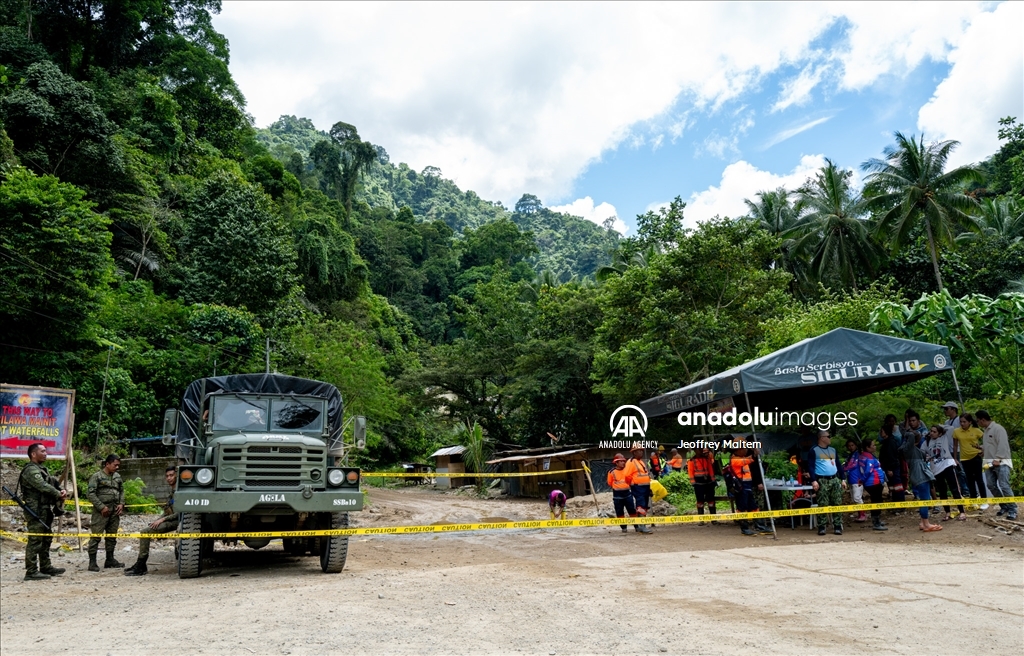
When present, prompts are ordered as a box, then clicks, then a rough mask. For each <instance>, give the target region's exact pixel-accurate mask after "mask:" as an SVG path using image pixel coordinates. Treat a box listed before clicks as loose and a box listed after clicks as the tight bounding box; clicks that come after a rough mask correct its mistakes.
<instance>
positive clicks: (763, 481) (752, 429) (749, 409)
mask: <svg viewBox="0 0 1024 656" xmlns="http://www.w3.org/2000/svg"><path fill="white" fill-rule="evenodd" d="M743 398H744V399H745V400H746V402H747V412H748V413H750V439H751V440H753V439H754V436H755V435H756V434H757V422H756V421H755V420H756V419H757V418H756V417H755V416H754V408H752V407H751V406H750V395H749V394H747V393H746V392H744V393H743ZM758 451H760V449H758ZM757 468H758V470H759V471H760V472H761V485H762V486H764V504H765V505H766V506H768V512H771V511H772V500H771V499H769V498H768V481H767V480H766V479H765V477H764V467H762V466H761V454H760V453H758V454H757ZM768 519H770V520H771V522H772V539H773V540H778V539H779V533H778V531H776V530H775V518H774V517H769V518H768Z"/></svg>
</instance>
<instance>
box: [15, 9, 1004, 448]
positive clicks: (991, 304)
mask: <svg viewBox="0 0 1024 656" xmlns="http://www.w3.org/2000/svg"><path fill="white" fill-rule="evenodd" d="M219 8H220V3H219V2H218V1H214V0H146V1H141V0H129V1H120V2H109V1H101V0H94V1H93V2H90V3H62V2H48V1H42V2H32V3H25V2H21V1H13V0H5V1H4V2H2V3H0V25H2V27H0V178H2V184H0V354H2V357H0V380H2V381H4V382H9V383H19V384H26V385H43V386H50V387H61V388H74V389H76V390H77V403H76V412H77V426H76V427H77V431H76V435H75V444H76V446H77V447H78V448H80V449H82V450H84V451H89V452H92V453H98V454H102V453H105V452H108V451H110V450H114V449H124V448H125V445H124V442H123V440H126V439H128V438H132V437H139V436H147V435H153V434H156V433H157V432H159V424H160V419H161V415H162V411H163V409H164V408H168V407H173V406H176V405H177V403H178V401H179V399H180V395H181V393H182V391H183V389H184V388H185V386H186V385H187V384H188V383H189V382H190V381H191V380H193V379H196V378H200V377H203V376H209V375H212V374H214V373H217V374H229V373H242V372H254V371H263V369H264V366H265V357H266V356H267V354H268V350H267V344H269V360H270V367H271V368H272V369H273V370H275V371H279V372H281V373H286V374H291V375H296V376H303V377H308V378H315V379H320V380H324V381H327V382H330V383H333V384H334V385H336V386H337V387H338V388H339V389H340V390H341V392H342V394H343V396H344V399H345V402H346V406H347V408H346V409H347V411H348V412H350V413H358V414H362V415H365V416H367V418H368V420H369V444H368V450H367V451H366V452H365V454H363V456H362V457H363V461H364V464H367V465H369V464H370V463H373V465H374V466H375V467H383V466H388V465H391V464H394V463H397V462H401V461H410V460H417V459H422V458H423V457H424V456H425V455H426V454H429V453H430V452H431V451H432V450H433V449H435V448H436V447H438V446H439V445H445V444H453V443H458V442H460V441H461V440H464V439H473V438H472V435H473V434H476V433H478V431H476V430H473V429H467V425H469V426H472V425H473V424H475V425H476V426H478V427H480V428H481V429H482V431H479V434H482V435H484V436H485V439H486V440H487V442H488V445H489V448H498V447H500V446H502V445H521V446H539V445H543V444H548V443H549V437H548V433H552V434H554V435H556V436H558V437H559V439H560V443H561V444H579V443H594V442H596V441H598V440H600V439H606V438H607V435H608V429H607V425H608V424H607V422H608V416H609V413H610V410H611V409H613V408H615V407H616V406H618V405H620V404H623V403H635V402H637V401H640V400H642V399H645V398H648V397H650V396H653V395H655V394H658V393H661V392H664V391H668V390H671V389H675V388H677V387H680V386H683V385H685V384H688V383H690V382H693V381H696V380H698V379H700V378H702V377H704V376H707V375H709V374H713V373H716V372H719V371H722V370H724V369H726V368H729V367H731V366H734V365H737V364H739V363H742V362H744V361H746V360H748V359H751V358H753V357H756V356H758V355H759V354H765V353H768V352H771V351H773V350H775V349H778V348H781V347H784V346H787V345H789V344H792V343H794V342H796V341H799V340H801V339H804V338H807V337H811V336H815V335H819V334H822V333H824V332H827V331H829V330H831V329H833V328H837V327H849V328H856V329H859V330H870V331H874V332H879V333H885V334H892V335H897V336H902V337H909V338H913V339H921V340H925V341H931V342H937V343H942V344H944V345H946V346H948V347H949V349H950V351H951V353H952V355H953V358H954V361H955V362H956V365H957V372H958V375H959V381H960V385H961V387H962V389H963V394H964V397H965V398H966V399H968V408H969V409H974V408H976V407H980V405H976V404H979V403H980V404H985V407H988V408H990V411H991V412H992V414H993V416H994V417H995V418H996V419H997V421H1000V422H1001V423H1003V424H1004V425H1005V426H1006V427H1007V429H1008V430H1010V433H1011V435H1012V436H1013V438H1014V440H1015V445H1016V447H1015V448H1016V449H1017V450H1018V451H1019V450H1020V449H1021V440H1022V434H1024V403H1022V401H1021V392H1022V390H1024V367H1022V363H1021V358H1022V351H1024V239H1022V238H1024V126H1022V125H1020V124H1019V123H1018V121H1017V117H1007V118H1005V119H1003V120H1002V121H1000V123H999V124H998V125H993V126H992V130H993V131H994V132H995V131H998V134H999V138H1000V144H1001V148H1000V149H999V150H998V152H996V153H993V154H992V155H991V157H990V158H988V159H987V160H985V161H983V162H981V163H979V164H977V165H975V166H966V167H959V168H953V167H951V166H948V165H947V160H948V156H949V154H950V152H952V150H953V149H955V148H956V146H957V144H956V143H955V142H931V141H926V140H925V139H924V137H922V136H918V135H909V134H901V133H894V134H893V136H892V145H891V146H890V147H889V148H888V149H887V150H886V151H885V152H880V153H878V154H877V158H875V159H871V160H869V161H867V162H864V163H863V165H862V169H863V176H864V177H863V179H864V185H863V187H862V188H859V187H857V186H856V185H854V176H853V171H851V170H848V169H843V168H842V167H840V166H838V165H836V164H833V163H832V162H827V163H826V165H825V166H824V167H823V168H822V169H821V170H820V171H818V172H817V173H816V174H815V175H814V176H812V177H811V178H809V179H808V180H807V181H806V182H805V183H804V184H803V185H802V186H801V187H799V188H797V189H768V190H764V191H762V192H761V193H759V194H757V195H756V196H754V197H753V198H750V199H747V205H748V207H749V212H748V213H747V215H745V216H735V217H719V218H717V219H716V220H712V221H709V222H707V223H702V224H699V225H690V224H688V223H687V222H686V220H685V212H686V206H685V203H684V202H683V201H682V198H683V197H686V195H687V194H689V193H690V191H692V190H690V189H687V188H680V189H678V191H677V193H678V194H679V196H678V197H677V198H676V200H675V201H674V202H672V203H671V204H670V205H668V206H666V207H663V208H662V209H660V210H657V211H650V212H647V213H645V214H643V215H641V216H638V217H636V225H637V229H636V230H635V231H634V232H633V233H632V234H630V236H628V237H624V236H621V235H619V233H617V232H615V231H614V230H613V229H612V227H611V226H612V224H611V222H607V221H606V222H605V224H604V225H596V224H594V223H592V222H590V221H587V220H584V219H582V218H580V217H574V216H569V215H566V214H563V213H558V212H555V211H552V210H550V209H547V208H546V207H545V206H544V204H543V202H542V200H541V199H539V198H537V197H536V196H534V195H532V194H530V193H529V191H530V190H528V189H524V190H522V191H523V194H522V197H521V198H520V200H519V201H518V202H516V203H515V205H514V206H513V207H505V206H504V205H503V204H502V203H500V202H493V201H489V200H486V199H484V198H481V197H480V196H478V195H477V194H476V193H475V192H473V191H471V190H462V189H460V188H459V187H458V186H457V185H456V184H454V183H453V182H452V181H451V180H449V179H446V178H445V177H444V174H443V172H442V171H441V170H439V169H438V168H436V167H433V166H427V167H426V168H424V169H423V170H422V171H417V170H414V169H413V168H411V167H410V166H409V165H408V164H406V163H401V162H399V163H395V162H393V161H392V160H391V158H390V156H389V155H388V152H387V150H386V146H387V144H380V145H378V144H374V143H370V142H368V141H365V140H364V139H362V137H361V136H360V134H359V130H358V126H355V125H351V124H349V123H346V122H345V120H344V119H345V117H344V116H339V117H337V118H338V121H337V122H336V123H334V124H333V125H332V126H331V127H330V129H328V130H326V131H322V130H319V129H317V128H316V127H315V126H314V125H313V123H312V122H311V121H310V120H308V119H305V118H300V117H296V116H282V117H281V118H280V119H279V120H278V121H276V122H275V123H273V124H272V125H270V126H269V127H267V128H264V129H259V128H257V127H256V126H255V125H254V124H253V120H252V118H251V117H250V116H248V115H247V114H246V109H245V99H244V97H243V96H242V93H241V92H240V90H239V88H238V86H237V85H236V83H235V81H234V80H233V79H232V77H231V74H230V72H229V68H228V61H229V48H228V42H227V40H226V39H225V37H224V36H223V35H221V34H219V33H217V32H216V31H215V30H214V28H213V25H212V22H211V16H212V15H213V14H215V13H216V12H217V11H218V10H219ZM351 91H352V93H359V90H358V89H352V90H351ZM101 396H102V397H103V412H102V417H101V416H100V402H101ZM952 398H955V392H954V390H953V381H952V379H949V380H947V377H946V376H940V377H934V378H930V379H927V380H924V381H921V382H919V383H915V384H913V385H910V386H906V387H903V388H900V389H897V390H895V391H894V392H892V393H890V394H876V395H873V396H871V397H867V398H865V399H862V400H859V401H856V402H851V403H849V404H845V405H846V406H847V408H846V409H847V410H849V409H860V410H861V417H862V421H863V423H862V428H864V427H867V428H871V427H872V426H877V424H878V423H879V422H880V421H881V418H882V416H884V414H885V413H887V412H893V413H897V414H902V412H903V410H905V409H906V407H907V405H908V404H913V405H914V406H915V407H920V408H923V409H925V410H927V411H928V412H929V413H934V414H935V417H934V418H938V412H937V411H938V407H937V406H938V404H939V403H940V402H941V401H945V400H949V399H952ZM922 416H924V415H922ZM467 436H469V437H467ZM662 437H663V438H664V439H666V440H672V439H678V437H672V434H671V431H669V430H667V429H666V430H665V432H664V434H663V435H662ZM163 448H165V447H153V448H152V449H151V451H152V453H151V455H159V454H162V453H163V451H160V449H163Z"/></svg>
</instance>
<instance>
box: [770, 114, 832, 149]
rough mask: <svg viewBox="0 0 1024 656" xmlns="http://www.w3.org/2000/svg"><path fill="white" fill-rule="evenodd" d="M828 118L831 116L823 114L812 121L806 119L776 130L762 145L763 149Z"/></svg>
mask: <svg viewBox="0 0 1024 656" xmlns="http://www.w3.org/2000/svg"><path fill="white" fill-rule="evenodd" d="M830 118H832V117H831V116H825V117H824V118H816V119H814V120H813V121H807V122H806V123H801V124H800V125H798V126H796V127H793V128H788V129H786V130H780V131H779V132H776V133H775V134H774V135H772V138H771V139H769V140H768V143H766V144H765V145H764V147H765V149H768V148H771V147H772V146H774V145H775V144H780V143H782V142H783V141H785V140H786V139H790V138H792V137H795V136H796V135H798V134H800V133H801V132H807V131H808V130H810V129H811V128H813V127H816V126H818V125H821V124H822V123H824V122H826V121H828V120H829V119H830Z"/></svg>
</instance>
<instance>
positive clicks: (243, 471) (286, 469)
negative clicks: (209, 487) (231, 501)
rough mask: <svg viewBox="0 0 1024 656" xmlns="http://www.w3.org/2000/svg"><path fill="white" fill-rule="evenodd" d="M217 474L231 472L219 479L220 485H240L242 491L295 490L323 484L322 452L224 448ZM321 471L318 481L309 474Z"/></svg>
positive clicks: (298, 448)
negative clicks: (306, 485)
mask: <svg viewBox="0 0 1024 656" xmlns="http://www.w3.org/2000/svg"><path fill="white" fill-rule="evenodd" d="M221 462H222V465H223V466H222V467H221V471H222V472H224V471H225V470H228V471H231V470H233V471H234V472H236V473H234V474H233V475H232V477H231V478H230V479H229V478H226V477H222V480H221V484H222V485H224V486H234V485H239V484H241V485H242V486H243V487H244V488H246V489H254V488H258V489H268V488H272V489H277V490H299V489H301V488H302V485H303V484H306V483H312V484H313V485H314V486H319V485H323V475H322V474H323V472H322V469H323V465H324V449H323V448H322V447H320V448H314V447H308V446H293V445H289V446H283V445H282V446H277V445H263V444H259V445H255V444H254V445H246V446H225V447H224V448H223V449H222V451H221ZM313 469H319V470H321V476H320V478H319V480H316V481H314V480H312V478H311V476H310V471H311V470H313Z"/></svg>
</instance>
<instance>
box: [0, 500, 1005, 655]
mask: <svg viewBox="0 0 1024 656" xmlns="http://www.w3.org/2000/svg"><path fill="white" fill-rule="evenodd" d="M370 499H371V506H370V508H371V510H370V511H367V512H364V513H361V514H358V515H359V516H358V524H359V525H363V526H368V525H382V526H383V525H395V524H417V523H429V522H440V521H445V522H464V521H480V520H484V519H488V518H491V519H495V520H497V519H499V518H508V519H539V518H545V517H546V516H547V508H546V506H545V505H544V503H543V502H537V501H528V500H510V499H492V500H483V499H476V498H473V497H470V496H465V495H458V494H454V493H440V492H436V491H432V490H428V489H423V488H419V489H416V488H409V489H399V490H381V489H374V490H372V491H371V493H370ZM584 512H586V513H587V514H591V513H592V512H593V507H592V505H591V507H590V510H589V511H587V510H585V509H582V508H581V509H578V510H577V514H576V515H575V516H580V515H582V514H583V513H584ZM10 514H11V513H9V512H7V513H6V514H5V521H4V523H5V524H6V525H8V526H10V525H11V524H10V522H11V519H10ZM133 519H135V518H133ZM137 520H138V521H139V522H140V523H141V522H142V521H145V520H144V518H137ZM890 526H891V527H892V530H890V531H888V532H887V533H883V534H879V533H875V532H872V531H870V530H869V529H866V528H864V527H863V525H854V524H848V530H847V533H846V535H844V536H842V537H837V536H833V535H828V536H826V537H824V538H819V537H818V536H817V535H816V534H814V533H812V532H811V531H808V530H807V529H806V528H804V529H802V530H795V531H794V530H790V529H788V528H786V529H783V530H780V531H779V539H778V540H777V541H775V540H773V539H772V538H771V536H758V537H752V538H746V537H743V536H741V535H740V534H739V530H738V529H737V528H736V527H735V526H733V525H731V524H728V523H727V524H722V525H718V526H704V527H699V526H694V525H686V526H671V527H662V528H658V529H656V531H655V533H654V534H653V535H650V536H646V535H639V534H637V533H634V532H630V533H629V534H626V535H623V534H622V533H621V532H620V531H619V529H618V528H606V527H598V528H586V529H567V530H542V531H495V532H481V533H464V534H441V535H410V536H365V537H363V536H359V537H355V538H353V539H352V541H351V543H350V552H349V558H348V564H347V566H346V568H345V571H344V572H342V573H341V574H338V575H325V574H322V573H321V572H320V569H319V564H318V562H317V560H316V559H314V558H295V557H291V556H289V555H287V554H285V553H284V552H283V551H282V550H281V547H280V543H273V544H271V545H270V546H268V547H266V548H264V549H261V550H259V551H251V550H239V551H235V550H232V551H226V552H223V553H222V554H220V556H219V557H218V561H219V563H218V564H219V566H218V567H215V568H212V569H208V570H206V571H204V573H203V576H202V577H201V578H199V579H195V580H188V581H182V580H179V579H178V578H177V576H176V573H175V567H174V561H173V549H172V547H171V546H170V545H169V544H166V545H162V546H158V547H156V548H155V549H154V553H153V555H152V557H151V560H150V571H151V574H150V575H148V576H145V577H141V578H126V577H124V576H122V575H121V572H120V571H119V570H118V571H114V570H105V571H102V572H100V573H98V574H96V573H89V572H87V571H86V570H85V564H86V563H85V560H86V559H85V556H84V554H79V553H77V552H73V553H67V552H59V553H58V555H56V556H55V557H54V560H55V562H57V563H58V564H59V565H60V566H63V567H67V568H68V573H67V574H65V575H64V576H62V577H59V578H55V579H52V580H50V581H45V582H23V581H22V580H21V576H22V574H23V571H24V570H23V567H24V565H23V560H22V559H21V554H22V553H23V551H22V550H23V545H21V544H19V543H17V542H14V541H9V540H5V541H3V544H2V549H0V606H2V616H0V636H2V637H0V651H2V652H3V654H4V655H5V656H6V655H7V654H43V653H45V654H53V653H69V654H137V653H147V654H172V653H173V654H180V653H196V654H243V655H244V654H328V653H330V654H337V653H341V654H346V653H361V654H377V653H381V654H393V653H416V654H421V653H427V654H435V653H436V654H447V653H465V654H492V653H495V654H496V653H528V654H548V655H550V654H584V653H586V654H589V653H608V654H611V653H614V654H616V655H622V654H634V653H635V654H646V653H651V654H661V653H669V654H675V653H679V654H684V653H685V654H693V653H698V654H704V653H707V654H740V653H744V654H746V653H750V652H751V651H756V652H768V653H781V652H786V653H792V652H795V651H801V652H804V653H811V654H852V653H865V652H867V653H873V654H888V653H897V654H924V653H927V654H964V653H974V654H977V653H993V654H1008V653H1017V652H1018V650H1019V649H1020V645H1021V643H1022V640H1024V557H1022V556H1024V542H1022V540H1021V539H1020V538H1019V537H1017V536H1007V535H1003V534H1000V533H998V532H996V531H995V530H993V529H992V528H990V527H988V526H985V525H983V524H980V523H979V522H977V521H969V522H962V523H961V522H951V523H947V530H945V531H942V532H940V533H936V534H928V535H925V534H922V533H920V532H919V531H917V529H916V520H915V519H914V516H904V517H902V518H894V520H892V521H891V522H890ZM123 542H124V544H119V551H118V557H119V558H121V560H127V561H129V562H131V561H134V553H135V552H136V551H137V546H136V543H135V542H134V541H131V540H126V541H123ZM157 544H159V543H157ZM125 548H127V549H130V551H124V549H125ZM122 556H123V557H122Z"/></svg>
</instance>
